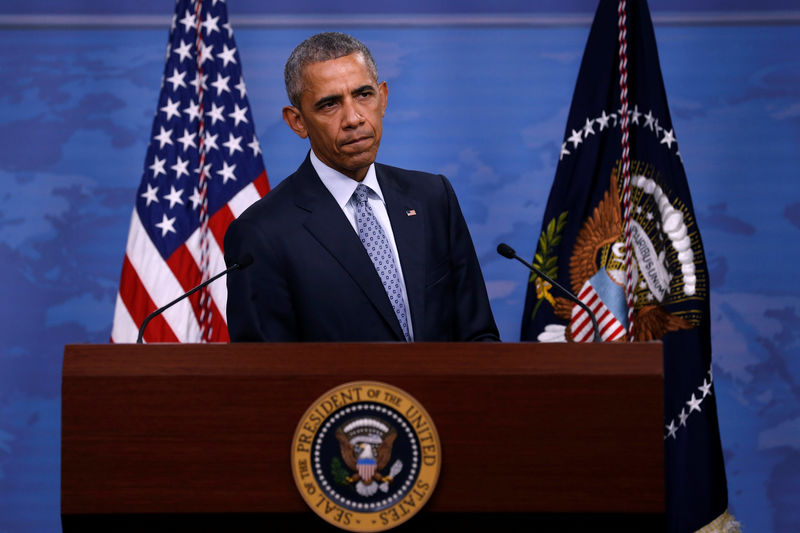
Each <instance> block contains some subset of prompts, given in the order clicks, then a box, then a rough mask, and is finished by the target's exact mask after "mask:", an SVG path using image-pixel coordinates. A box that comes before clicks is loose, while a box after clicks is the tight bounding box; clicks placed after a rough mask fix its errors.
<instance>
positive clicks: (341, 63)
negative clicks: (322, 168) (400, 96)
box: [283, 53, 388, 181]
mask: <svg viewBox="0 0 800 533" xmlns="http://www.w3.org/2000/svg"><path fill="white" fill-rule="evenodd" d="M303 82H304V91H303V94H302V95H301V98H300V108H299V109H298V108H296V107H294V106H286V107H284V108H283V119H284V120H285V121H286V123H287V124H288V125H289V127H290V128H292V130H294V132H295V133H297V135H299V136H300V137H302V138H303V139H305V138H306V137H308V138H309V141H310V142H311V148H312V149H313V150H314V153H315V154H316V155H317V157H319V159H320V160H321V161H322V162H323V163H325V164H326V165H328V166H329V167H331V168H333V169H335V170H338V171H339V172H341V173H342V174H344V175H346V176H349V177H351V178H353V179H354V180H356V181H361V180H362V179H364V176H366V174H367V169H368V168H369V166H370V165H371V164H372V163H373V162H374V161H375V157H376V156H377V155H378V147H379V146H380V144H381V133H382V132H383V128H382V121H383V114H384V112H385V111H386V97H387V94H388V89H387V88H386V82H382V83H380V84H379V83H378V81H377V80H376V79H374V78H373V77H372V76H371V75H370V73H369V69H368V68H367V65H366V63H365V62H364V58H363V56H362V55H361V53H354V54H350V55H348V56H343V57H339V58H336V59H331V60H329V61H323V62H320V63H312V64H310V65H307V66H306V67H305V68H304V69H303Z"/></svg>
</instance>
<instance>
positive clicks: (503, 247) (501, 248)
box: [497, 242, 603, 342]
mask: <svg viewBox="0 0 800 533" xmlns="http://www.w3.org/2000/svg"><path fill="white" fill-rule="evenodd" d="M497 253H498V254H500V255H502V256H503V257H505V258H507V259H516V260H517V261H519V262H520V263H522V264H523V265H525V266H526V267H528V268H529V269H530V270H531V272H533V273H534V274H536V275H537V276H539V277H541V278H542V279H544V280H546V281H547V282H549V283H550V284H551V285H553V287H556V288H558V289H559V290H560V291H561V292H563V293H564V294H566V295H567V298H569V299H570V300H571V301H573V302H575V303H576V304H577V305H579V306H581V308H583V310H584V311H586V312H587V313H589V318H591V319H592V327H593V328H594V342H603V339H602V338H601V337H600V327H599V326H598V325H597V317H596V316H594V313H592V310H591V309H589V308H588V307H587V306H586V304H585V303H583V302H582V301H580V299H579V298H578V297H577V296H575V295H574V294H572V291H570V290H569V289H567V288H565V287H563V286H562V285H561V284H560V283H558V282H557V281H556V280H554V279H552V278H551V277H550V276H548V275H547V274H545V273H544V272H542V271H541V270H539V269H538V268H536V267H535V266H533V265H532V264H530V263H528V262H527V261H525V260H524V259H522V258H521V257H520V256H518V255H517V252H515V251H514V249H513V248H512V247H510V246H509V245H507V244H506V243H504V242H501V243H500V244H498V245H497Z"/></svg>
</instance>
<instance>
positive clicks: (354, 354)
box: [61, 343, 664, 531]
mask: <svg viewBox="0 0 800 533" xmlns="http://www.w3.org/2000/svg"><path fill="white" fill-rule="evenodd" d="M356 380H370V381H381V382H386V383H389V384H391V385H394V386H396V387H399V388H401V389H403V390H405V391H406V392H407V393H408V394H410V395H412V396H413V397H415V398H416V399H417V400H418V401H419V402H421V403H422V405H424V406H425V408H426V409H427V411H428V413H429V414H430V415H431V417H432V418H433V420H434V422H435V424H436V426H437V428H438V431H439V436H440V439H441V446H442V469H441V473H440V477H439V482H438V485H437V487H436V490H435V492H434V494H433V496H432V498H431V500H430V502H429V503H428V505H427V506H426V508H425V510H424V511H423V513H420V515H418V516H416V517H414V518H413V519H412V520H410V521H409V522H408V523H407V524H405V525H404V526H401V528H399V529H402V528H403V527H406V526H407V529H409V530H412V531H413V530H416V529H415V523H418V524H419V523H422V522H417V521H419V520H423V518H421V517H422V516H423V515H428V517H429V519H435V516H436V515H437V514H438V515H441V516H443V517H447V520H450V519H452V518H453V517H457V516H459V515H463V514H464V513H468V514H467V515H465V516H469V517H473V518H474V517H477V516H478V515H477V514H475V513H481V515H484V514H487V513H488V514H489V515H492V514H497V515H498V516H509V515H512V516H513V515H514V514H516V513H526V514H528V515H531V516H539V515H540V516H567V515H575V516H578V515H586V514H587V513H588V515H589V516H624V515H633V516H638V515H643V516H655V517H659V516H661V514H662V513H663V512H664V486H663V479H664V464H663V399H662V394H663V371H662V359H661V344H660V343H634V344H617V343H604V344H538V343H530V344H528V343H503V344H500V343H497V344H495V343H441V344H440V343H418V344H392V343H387V344H371V343H353V344H323V343H320V344H313V343H308V344H300V343H298V344H211V345H191V344H151V345H69V346H67V347H66V349H65V353H64V368H63V387H62V440H61V471H62V473H61V510H62V516H63V520H64V525H65V528H67V526H69V525H73V524H75V523H76V522H75V520H77V519H79V518H81V519H89V520H90V519H91V517H99V516H102V517H114V516H125V517H126V518H128V519H130V518H131V517H136V516H142V517H144V516H146V517H150V518H151V520H153V521H154V523H159V522H158V519H157V517H159V516H167V515H169V516H173V517H175V516H179V517H180V516H183V517H188V516H190V515H199V516H207V517H211V516H217V517H219V516H222V517H226V516H233V515H239V516H250V517H262V518H265V519H268V517H269V516H271V515H274V516H289V517H292V518H291V520H292V523H298V522H295V520H300V519H302V520H306V517H310V518H308V521H307V523H308V524H312V525H313V527H316V526H319V528H320V530H325V531H327V530H329V529H330V526H328V525H327V524H326V523H325V522H323V521H322V520H321V519H319V518H318V517H316V516H315V515H313V513H311V511H310V510H308V508H307V507H306V504H305V503H304V501H303V500H302V498H301V496H300V494H299V492H298V491H297V489H296V487H295V484H294V481H293V479H292V473H291V466H290V461H289V458H290V446H291V440H292V436H293V434H294V431H295V428H296V426H297V423H298V422H299V421H300V418H301V417H302V415H303V413H304V412H305V410H306V409H307V408H308V407H309V405H310V404H311V403H312V402H313V401H314V400H316V399H317V398H318V397H319V396H321V395H322V394H323V393H325V392H326V391H327V390H329V389H331V388H333V387H335V386H337V385H340V384H342V383H345V382H348V381H356ZM153 517H156V518H153ZM657 520H658V519H657ZM84 523H86V522H84ZM88 523H89V524H91V523H92V522H88ZM656 523H658V521H657V522H656ZM558 529H559V530H565V529H564V528H558ZM117 530H119V528H117Z"/></svg>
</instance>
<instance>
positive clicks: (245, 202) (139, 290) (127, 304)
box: [111, 173, 269, 343]
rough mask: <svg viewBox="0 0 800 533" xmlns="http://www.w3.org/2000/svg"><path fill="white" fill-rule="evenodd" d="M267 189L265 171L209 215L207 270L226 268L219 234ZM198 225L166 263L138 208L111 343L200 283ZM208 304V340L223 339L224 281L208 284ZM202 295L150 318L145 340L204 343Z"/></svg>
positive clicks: (130, 338) (130, 335)
mask: <svg viewBox="0 0 800 533" xmlns="http://www.w3.org/2000/svg"><path fill="white" fill-rule="evenodd" d="M268 191H269V181H268V180H267V175H266V173H262V174H261V175H260V176H259V177H258V178H256V179H255V180H254V181H253V182H252V183H250V184H249V185H247V186H246V187H244V188H243V189H242V190H241V191H239V192H238V193H237V194H236V196H234V197H233V198H232V199H231V200H230V201H229V202H228V203H227V204H226V205H225V206H224V207H222V208H221V209H219V210H218V211H217V212H216V213H214V214H213V215H212V216H211V217H210V218H209V223H208V227H209V239H208V240H209V246H208V261H209V269H210V271H211V272H213V273H216V272H220V271H222V270H224V269H225V260H224V257H223V248H222V244H223V238H224V237H225V231H226V230H227V229H228V225H229V224H230V223H231V221H233V220H234V219H235V218H236V217H238V216H239V215H240V214H241V213H242V212H243V211H244V210H245V209H247V207H248V206H250V205H251V204H252V203H253V202H255V201H256V200H258V199H259V198H261V197H262V196H264V195H265V194H266V193H267V192H268ZM201 231H202V230H201V229H200V228H198V229H197V230H195V231H194V233H192V235H191V236H190V237H189V238H188V239H187V240H186V242H184V243H183V244H182V245H181V246H180V247H179V248H178V249H177V250H175V252H174V253H173V254H172V255H171V256H170V257H169V259H167V260H166V261H165V260H164V259H163V258H162V257H161V255H160V254H159V253H158V249H157V248H156V247H155V245H154V244H153V243H152V241H151V240H150V237H149V235H148V234H147V232H146V231H145V229H144V226H142V223H141V221H140V220H139V215H138V213H137V212H136V209H134V211H133V216H132V217H131V226H130V231H129V233H128V245H127V247H126V249H125V259H124V261H123V265H122V277H121V280H120V289H119V292H118V293H117V302H116V308H115V311H114V325H113V326H112V330H111V341H112V342H116V343H125V342H136V337H137V335H138V332H139V326H140V325H141V323H142V322H143V321H144V319H145V317H146V316H147V315H148V314H150V313H151V312H153V311H155V310H156V309H157V308H159V307H161V306H162V305H166V304H167V303H169V302H171V301H172V300H174V299H175V298H177V297H178V296H180V295H181V294H183V293H184V292H187V291H189V290H190V289H191V288H192V287H194V286H196V285H198V284H200V283H201V282H202V281H203V276H202V272H201V266H200V265H201V245H200V240H201V235H200V234H201ZM209 293H210V299H209V300H210V301H209V305H210V308H211V324H210V325H211V331H212V336H211V338H206V339H205V340H207V341H210V342H227V341H228V340H229V337H228V328H227V319H226V315H225V307H226V304H227V299H228V292H227V289H226V285H225V280H217V281H216V282H214V283H212V284H211V285H210V286H209ZM201 317H202V309H201V305H200V295H199V294H198V293H195V294H194V295H192V296H191V297H189V298H187V299H186V300H184V301H182V302H180V303H178V304H176V305H174V306H172V307H171V308H169V309H167V310H166V311H165V312H164V313H163V314H162V315H161V316H159V317H156V318H154V319H153V320H152V321H151V322H150V324H149V325H148V326H147V330H146V331H145V334H144V340H145V342H202V341H203V340H204V339H203V335H202V328H201Z"/></svg>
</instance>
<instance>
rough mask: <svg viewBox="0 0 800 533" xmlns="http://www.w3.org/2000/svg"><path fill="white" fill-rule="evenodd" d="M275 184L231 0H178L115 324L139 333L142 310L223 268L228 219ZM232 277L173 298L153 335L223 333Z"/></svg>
mask: <svg viewBox="0 0 800 533" xmlns="http://www.w3.org/2000/svg"><path fill="white" fill-rule="evenodd" d="M268 191H269V182H268V180H267V174H266V172H265V170H264V162H263V160H262V157H261V147H260V146H259V144H258V139H257V138H256V135H255V130H254V126H253V114H252V112H251V110H250V104H249V103H248V100H247V91H246V89H245V83H244V78H243V77H242V64H241V59H240V57H239V52H238V50H237V49H236V42H235V41H234V39H233V29H232V28H231V25H230V23H229V22H228V15H227V8H226V5H225V3H224V2H218V1H217V0H213V1H212V0H197V1H190V0H179V1H178V2H177V3H176V8H175V16H174V17H173V19H172V26H171V30H170V35H169V44H168V46H167V57H166V66H165V68H164V77H163V79H162V86H161V94H160V96H159V99H158V105H157V106H156V114H155V118H154V120H153V129H152V133H151V134H150V143H149V146H148V149H147V155H146V157H145V163H144V173H143V175H142V181H141V184H140V186H139V191H138V193H137V195H136V205H135V207H134V209H133V216H132V217H131V225H130V231H129V234H128V244H127V247H126V250H125V258H124V260H123V265H122V276H121V280H120V287H119V293H118V294H117V301H116V308H115V312H114V324H113V327H112V332H111V340H112V342H133V341H135V340H136V337H137V332H138V329H139V326H140V324H141V323H142V321H143V320H144V318H145V317H146V316H147V315H148V314H149V313H150V312H152V311H154V310H155V309H156V308H158V307H160V306H162V305H164V304H166V303H168V302H170V301H171V300H173V299H174V298H176V297H178V296H179V295H181V294H182V293H184V292H186V291H188V290H189V289H191V288H192V287H194V286H195V285H198V284H199V283H201V282H202V281H204V280H206V279H208V278H209V277H211V276H212V275H214V274H215V273H216V272H219V271H222V270H224V269H225V261H224V259H223V252H222V241H223V237H224V235H225V230H226V229H227V227H228V224H229V223H230V222H231V221H232V220H233V219H234V218H235V217H237V216H238V215H239V214H240V213H241V212H242V211H244V210H245V209H246V208H247V207H248V206H249V205H250V204H252V203H253V202H254V201H256V200H257V199H259V198H260V197H262V196H263V195H265V194H266V193H267V192H268ZM226 301H227V292H226V287H225V283H224V282H221V283H212V284H211V285H210V286H209V287H208V288H207V289H206V290H204V291H201V292H199V293H196V294H195V295H194V296H193V297H191V298H189V299H186V300H184V301H183V302H181V303H179V304H177V305H175V306H173V307H171V308H170V309H169V310H167V311H166V312H165V313H163V314H162V315H160V316H159V317H157V318H156V319H154V320H153V321H152V322H150V324H149V325H148V326H147V330H146V332H145V335H144V340H145V341H147V342H203V341H207V342H211V341H218V342H225V341H228V340H229V338H228V331H227V325H226V323H227V322H226V319H225V305H226Z"/></svg>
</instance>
